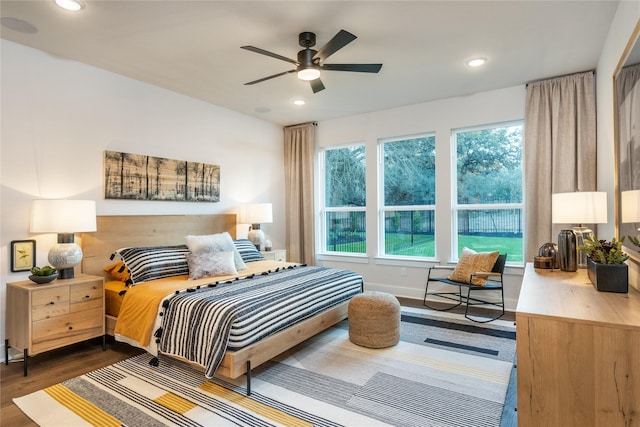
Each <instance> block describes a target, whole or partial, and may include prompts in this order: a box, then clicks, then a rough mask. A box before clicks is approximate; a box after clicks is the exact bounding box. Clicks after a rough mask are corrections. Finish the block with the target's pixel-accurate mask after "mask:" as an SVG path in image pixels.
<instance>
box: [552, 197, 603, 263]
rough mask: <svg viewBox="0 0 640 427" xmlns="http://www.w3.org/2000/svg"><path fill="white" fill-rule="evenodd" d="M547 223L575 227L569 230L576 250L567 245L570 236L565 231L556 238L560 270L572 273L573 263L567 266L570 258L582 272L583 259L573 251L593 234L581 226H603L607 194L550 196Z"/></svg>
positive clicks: (581, 255) (582, 256)
mask: <svg viewBox="0 0 640 427" xmlns="http://www.w3.org/2000/svg"><path fill="white" fill-rule="evenodd" d="M551 221H552V222H553V223H554V224H578V226H577V227H573V228H572V229H571V231H573V233H574V234H575V237H576V247H573V246H572V245H571V244H570V242H571V236H570V235H569V233H567V230H562V231H561V232H560V235H559V236H558V251H559V254H560V268H561V269H562V270H563V271H576V269H575V268H574V265H573V262H571V261H572V259H573V257H575V258H576V260H577V267H578V268H586V267H587V257H586V256H585V255H584V254H582V253H579V252H576V250H577V247H580V246H582V245H584V241H585V239H586V238H587V237H588V236H593V231H592V230H591V229H590V228H588V227H585V226H583V225H588V224H603V223H606V222H607V193H605V192H602V191H577V192H573V193H555V194H552V195H551ZM563 261H564V262H563Z"/></svg>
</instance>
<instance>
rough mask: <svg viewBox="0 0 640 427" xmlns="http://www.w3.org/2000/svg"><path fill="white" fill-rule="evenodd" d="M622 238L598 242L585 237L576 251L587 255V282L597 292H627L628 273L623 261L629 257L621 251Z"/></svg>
mask: <svg viewBox="0 0 640 427" xmlns="http://www.w3.org/2000/svg"><path fill="white" fill-rule="evenodd" d="M623 242H624V237H623V238H622V239H620V240H616V239H615V238H614V239H611V241H606V240H598V239H597V238H596V237H591V236H589V237H586V238H585V244H584V245H581V246H579V247H578V250H579V251H581V252H584V253H585V254H586V255H587V258H588V259H587V272H588V274H589V280H591V283H593V286H595V288H596V289H597V290H598V291H603V292H628V290H629V271H628V266H627V265H626V264H625V261H626V260H628V259H629V255H627V254H626V253H624V252H623V251H622V243H623Z"/></svg>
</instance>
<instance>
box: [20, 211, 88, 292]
mask: <svg viewBox="0 0 640 427" xmlns="http://www.w3.org/2000/svg"><path fill="white" fill-rule="evenodd" d="M30 230H31V232H32V233H58V243H57V244H56V245H54V246H53V247H52V248H51V249H50V250H49V256H48V259H49V263H50V264H51V265H52V266H53V267H55V268H56V269H57V270H58V279H73V277H74V270H73V268H74V267H75V266H76V265H78V264H80V261H82V249H80V246H78V245H77V244H76V243H74V233H76V232H78V233H80V232H87V231H96V202H95V201H94V200H34V201H33V202H32V204H31V227H30Z"/></svg>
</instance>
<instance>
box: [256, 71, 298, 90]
mask: <svg viewBox="0 0 640 427" xmlns="http://www.w3.org/2000/svg"><path fill="white" fill-rule="evenodd" d="M295 72H296V70H289V71H284V72H282V73H278V74H274V75H272V76H268V77H263V78H261V79H258V80H254V81H252V82H249V83H245V86H246V85H254V84H256V83H260V82H263V81H265V80H270V79H273V78H275V77H280V76H284V75H285V74H289V73H295Z"/></svg>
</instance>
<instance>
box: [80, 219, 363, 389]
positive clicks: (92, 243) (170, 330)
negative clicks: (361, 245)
mask: <svg viewBox="0 0 640 427" xmlns="http://www.w3.org/2000/svg"><path fill="white" fill-rule="evenodd" d="M235 226H236V218H235V215H233V214H220V215H169V216H165V215H162V216H155V215H142V216H98V218H97V231H96V232H94V233H85V234H83V235H82V247H83V252H84V257H83V263H82V272H83V273H87V274H95V275H101V276H104V277H105V280H106V288H107V289H109V291H107V292H110V293H111V296H110V297H107V306H108V307H109V310H108V311H109V312H108V313H107V315H106V318H105V322H106V325H107V328H106V329H107V333H108V334H110V335H115V336H116V339H118V340H120V341H125V342H129V343H130V344H132V345H136V346H138V347H141V348H145V349H146V350H147V351H149V352H150V353H152V354H157V353H159V354H163V355H165V354H169V355H170V357H176V358H179V359H183V360H186V361H188V362H191V363H194V364H196V365H198V366H200V367H201V368H202V367H203V368H204V370H205V373H207V372H208V370H211V369H212V368H211V365H208V366H207V365H205V364H203V363H202V359H198V358H197V357H195V358H194V357H191V353H194V351H193V350H188V349H187V350H185V349H184V348H182V349H181V348H179V347H180V346H181V345H182V341H187V340H186V338H184V335H185V334H188V333H189V332H188V331H191V330H192V329H194V326H190V325H189V324H181V322H178V321H176V322H174V321H171V322H170V323H169V320H166V319H169V318H171V319H182V318H183V317H185V318H186V317H189V316H183V314H180V315H179V316H177V315H176V313H184V310H187V309H190V308H189V307H192V306H193V302H192V301H193V299H194V298H196V297H197V298H200V297H202V299H205V300H209V299H216V298H219V295H224V298H227V300H231V299H235V297H229V295H235V293H239V292H240V290H239V289H240V288H241V287H244V288H246V290H247V292H248V293H249V294H250V295H251V296H250V297H247V300H248V301H250V302H247V303H246V304H247V305H246V306H245V307H244V308H243V309H237V310H236V309H234V310H236V311H235V312H237V313H245V314H246V316H244V317H242V316H241V315H237V316H236V317H233V318H234V319H236V318H237V319H241V318H242V319H244V322H245V323H244V325H243V326H242V327H241V326H238V327H237V329H242V330H244V331H245V332H247V331H248V332H247V333H251V331H252V330H251V328H250V327H248V326H247V325H255V324H257V323H256V320H255V318H252V317H251V316H255V315H256V310H258V309H259V308H260V307H262V306H265V307H266V306H269V307H274V305H269V304H270V303H271V302H269V303H267V299H269V301H270V300H271V299H272V298H275V296H273V295H276V294H279V293H282V294H283V295H284V294H288V293H293V292H296V293H300V294H304V293H305V292H306V294H304V295H303V296H300V297H298V299H300V300H301V301H304V303H303V302H300V304H310V303H309V301H310V300H314V301H315V300H316V299H322V298H315V297H314V298H310V297H309V295H310V294H309V292H311V290H310V289H311V288H306V286H311V285H310V284H309V285H307V282H312V281H318V280H320V279H319V278H320V277H321V276H322V277H324V276H325V275H326V276H327V277H328V276H330V275H331V276H332V277H333V279H332V280H334V281H336V282H340V283H343V285H342V286H343V287H344V290H343V291H341V292H342V294H341V295H340V300H339V302H336V301H338V300H335V299H332V300H330V299H329V297H327V298H326V299H327V301H328V302H326V303H324V304H325V305H324V306H322V307H321V308H318V307H320V306H318V307H316V308H314V309H313V310H317V311H314V312H305V313H302V309H301V310H300V311H301V314H299V315H298V317H297V318H293V319H294V320H295V321H293V320H289V321H287V322H281V323H282V324H279V326H278V328H277V329H275V330H274V331H273V332H270V333H266V334H262V333H260V334H258V333H257V332H255V333H254V335H256V336H255V337H253V338H252V339H251V340H249V341H248V342H250V343H249V344H248V345H239V343H236V344H238V345H232V344H233V343H234V342H235V341H234V338H233V335H232V337H231V338H229V343H228V344H229V347H226V346H227V343H224V344H223V345H224V347H225V348H224V349H222V350H221V351H222V353H221V354H222V355H221V356H220V358H219V360H217V361H215V363H214V366H215V369H214V371H212V372H209V373H210V374H212V373H213V372H215V374H216V375H218V374H219V375H222V376H225V377H228V378H238V377H239V376H241V375H244V374H246V375H247V391H248V393H250V378H251V377H250V373H251V369H252V368H253V367H256V366H258V365H260V364H262V363H264V362H266V361H267V360H269V359H271V358H273V357H275V356H277V355H278V354H280V353H282V352H284V351H286V350H287V349H289V348H291V347H293V346H295V345H297V344H298V343H300V342H302V341H304V340H306V339H308V338H310V337H312V336H314V335H316V334H317V333H319V332H321V331H323V330H325V329H327V328H329V327H331V326H332V325H334V324H336V323H338V322H340V321H341V320H343V319H346V317H347V308H348V300H349V299H350V298H351V296H353V295H355V294H357V293H359V292H362V286H363V285H362V278H361V277H360V276H359V275H357V274H355V273H353V272H348V271H346V270H336V269H326V268H320V267H311V266H301V265H298V264H294V263H283V262H279V261H263V260H259V261H256V262H255V263H254V262H247V263H246V267H247V269H246V270H238V273H237V275H230V276H226V275H225V276H220V277H211V278H199V279H197V280H186V278H187V277H182V276H178V277H172V278H165V279H161V281H162V280H166V283H164V282H163V283H160V282H156V281H155V280H150V281H148V282H147V281H143V282H141V283H140V284H136V286H134V287H131V286H126V285H124V284H123V283H122V282H120V283H118V281H117V280H115V281H114V280H112V279H113V277H112V275H111V274H108V273H107V272H106V271H105V267H107V266H109V265H111V263H112V262H114V260H112V259H111V256H112V254H114V251H116V249H119V248H125V247H135V248H140V247H163V246H171V247H174V246H177V245H182V244H184V242H185V236H187V235H193V236H204V235H211V234H218V233H225V232H226V233H229V235H230V236H232V237H233V238H234V242H236V243H238V242H239V241H236V240H235ZM236 256H237V254H236ZM115 261H117V260H115ZM334 270H335V271H334ZM112 272H113V271H112ZM336 278H337V279H336ZM285 279H287V280H285ZM179 282H181V283H179ZM347 282H348V285H345V284H344V283H347ZM356 282H357V290H356V289H355V285H354V284H355V283H356ZM158 283H160V284H159V285H158ZM300 283H302V285H301V284H300ZM151 284H153V286H148V288H149V289H151V288H153V289H155V292H156V294H157V295H156V296H155V297H151V296H149V295H151V294H149V295H148V294H146V293H145V292H146V291H145V290H144V288H145V287H146V286H147V285H151ZM176 286H177V287H178V288H175V287H176ZM323 286H324V285H323ZM327 286H328V285H327ZM280 288H282V289H283V290H282V291H280V290H279V289H280ZM175 289H180V290H175ZM275 289H278V291H277V292H275V291H272V290H275ZM284 289H286V290H284ZM323 289H324V288H323ZM174 290H175V291H174ZM231 290H232V291H231ZM267 290H269V291H268V292H267ZM242 292H243V293H244V291H242ZM314 292H315V291H314ZM326 292H327V294H328V293H329V291H326ZM196 294H197V295H196ZM261 294H262V295H264V298H265V300H264V302H263V300H260V298H262V297H260V296H259V295H261ZM158 295H159V296H158ZM171 295H174V296H171ZM318 295H319V294H318ZM323 295H324V294H323ZM136 298H137V299H139V300H140V301H142V299H141V298H144V299H147V300H148V301H153V303H151V302H150V303H149V304H150V306H151V308H146V309H139V308H138V307H136V306H134V305H133V301H135V300H136ZM243 298H244V297H243ZM331 298H336V297H335V296H331ZM114 301H115V302H114ZM181 304H182V305H181ZM198 304H200V303H198ZM273 304H275V303H273ZM278 304H280V305H278V306H279V307H280V308H282V306H283V305H282V304H283V303H282V302H280V303H278ZM313 304H316V303H315V302H314V303H313ZM118 305H120V306H119V307H116V306H118ZM134 307H135V308H134ZM118 309H119V310H120V312H119V314H118V316H120V321H118V318H117V317H116V315H115V314H117V311H118ZM260 309H261V308H260ZM144 310H147V311H152V312H153V313H152V315H151V316H150V318H151V319H152V320H151V322H153V324H152V325H151V324H149V325H148V326H147V324H146V323H145V328H146V329H145V330H146V331H147V335H148V334H149V331H150V332H151V333H152V334H153V336H151V337H150V339H149V341H148V342H144V340H143V342H139V341H136V340H130V339H129V336H130V335H129V333H128V332H127V331H126V328H125V332H124V333H123V332H122V330H123V326H122V325H123V324H124V323H125V320H128V316H129V315H134V316H138V315H139V313H140V312H143V311H144ZM309 310H311V308H309ZM113 311H115V312H113ZM217 311H223V310H221V309H215V310H214V309H213V308H211V309H210V313H214V312H217ZM291 311H295V310H291ZM235 312H234V313H235ZM207 313H209V312H207ZM159 314H160V315H159ZM165 315H166V319H165ZM198 315H199V316H201V315H202V314H201V313H200V312H199V313H198ZM211 316H212V317H211V318H212V319H214V320H215V321H217V322H219V323H220V324H221V325H223V326H224V327H225V328H226V326H227V320H226V319H228V318H220V319H219V318H218V317H213V316H214V315H213V314H211ZM215 316H218V315H217V314H215ZM234 316H235V315H234ZM147 318H149V316H147ZM135 322H139V321H138V320H136V321H134V323H135ZM145 322H147V320H145ZM207 324H209V323H207ZM211 324H213V323H211ZM196 326H197V325H196ZM223 329H224V328H223ZM255 330H256V331H257V327H256V329H255ZM185 331H187V332H185ZM167 337H169V338H167ZM176 337H177V338H176ZM174 338H175V339H174ZM172 339H174V341H171V340H172ZM176 340H177V341H176ZM178 341H180V343H179V344H176V342H178ZM207 342H208V341H207ZM176 349H178V350H176ZM165 350H166V351H167V353H165Z"/></svg>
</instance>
